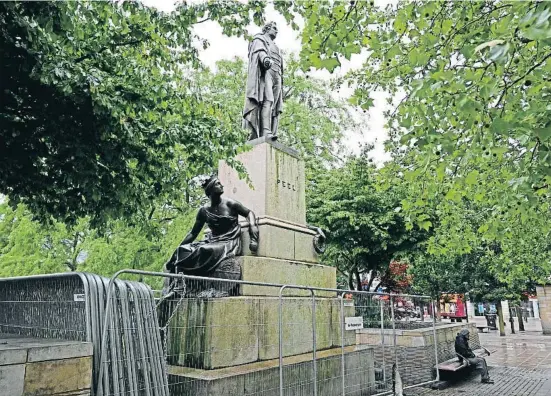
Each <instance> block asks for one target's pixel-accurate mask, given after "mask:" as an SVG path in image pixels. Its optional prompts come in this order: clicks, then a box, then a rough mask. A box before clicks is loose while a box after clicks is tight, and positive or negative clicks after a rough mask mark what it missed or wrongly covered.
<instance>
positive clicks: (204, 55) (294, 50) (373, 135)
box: [142, 0, 396, 164]
mask: <svg viewBox="0 0 551 396" xmlns="http://www.w3.org/2000/svg"><path fill="white" fill-rule="evenodd" d="M196 1H201V0H196ZM395 1H396V0H376V1H375V4H376V5H378V6H379V5H380V6H384V5H386V4H388V3H394V2H395ZM142 2H143V3H144V4H145V5H147V6H150V7H156V8H157V9H159V10H161V11H165V12H170V11H172V10H174V8H175V6H174V4H175V1H174V0H142ZM266 19H267V20H268V21H275V22H276V23H277V25H278V31H279V33H278V36H277V39H276V43H277V45H278V46H279V48H280V49H281V50H282V51H283V52H284V53H286V54H298V53H299V52H300V49H301V40H300V36H299V35H300V32H299V31H295V30H293V29H292V28H291V26H289V25H288V24H287V22H286V21H285V18H284V17H283V15H281V14H279V13H278V12H277V11H275V10H274V8H273V6H272V5H271V4H269V5H268V7H267V9H266ZM299 26H300V24H299ZM248 30H249V33H250V34H255V33H258V32H259V31H260V30H261V27H259V26H255V25H254V24H251V25H249V26H248ZM194 32H195V33H196V34H197V35H198V36H199V37H201V38H202V39H206V40H208V41H209V44H210V45H209V47H208V48H207V49H202V48H201V49H200V52H199V57H200V59H201V61H202V62H203V63H204V64H205V65H206V66H208V67H209V68H211V69H215V68H216V62H217V61H219V60H231V59H234V58H235V57H238V58H242V59H244V60H246V59H247V48H248V43H247V41H246V40H245V39H244V38H238V37H228V36H225V35H224V34H222V28H221V27H220V26H219V25H218V24H217V23H216V22H213V21H206V22H203V23H201V24H198V25H195V27H194ZM366 57H367V53H362V54H359V55H353V56H352V58H351V59H350V61H348V60H346V59H341V64H342V66H341V67H339V68H337V69H336V70H335V71H334V72H333V74H331V73H329V72H328V71H327V70H316V71H314V72H312V73H310V75H311V76H312V77H315V78H320V79H324V80H327V79H331V78H335V77H340V76H343V75H344V74H346V73H347V72H349V71H350V70H353V69H355V68H359V67H361V65H362V63H363V61H364V60H365V59H366ZM244 88H245V87H244V86H243V89H244ZM352 91H353V89H352V88H348V87H343V88H341V89H340V90H339V92H337V93H336V95H337V96H340V97H341V98H347V97H349V96H350V95H351V94H352ZM371 97H372V98H373V99H374V106H373V108H372V109H371V110H370V111H369V113H368V114H367V116H365V115H363V114H360V113H358V117H360V119H361V121H362V128H361V130H360V131H348V132H347V136H346V138H345V139H344V140H345V142H347V143H346V144H347V146H348V148H349V149H350V150H352V151H353V152H356V153H357V152H358V151H359V146H360V144H361V143H374V144H375V149H374V150H373V152H372V157H373V159H374V160H375V162H376V163H379V164H380V163H382V162H384V161H386V160H388V159H389V158H390V155H389V154H388V153H386V152H385V151H384V147H383V143H384V141H385V139H386V137H387V131H386V129H385V127H384V125H385V117H384V116H383V112H384V110H385V109H386V106H387V105H386V96H385V94H384V93H382V92H374V93H372V94H371ZM284 111H285V108H284Z"/></svg>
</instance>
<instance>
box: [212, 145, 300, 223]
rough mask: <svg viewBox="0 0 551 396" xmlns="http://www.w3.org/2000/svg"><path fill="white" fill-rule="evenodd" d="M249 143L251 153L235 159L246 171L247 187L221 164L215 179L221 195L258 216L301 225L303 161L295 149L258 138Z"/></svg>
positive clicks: (230, 169)
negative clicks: (220, 186)
mask: <svg viewBox="0 0 551 396" xmlns="http://www.w3.org/2000/svg"><path fill="white" fill-rule="evenodd" d="M249 143H250V144H251V145H253V148H252V150H250V151H247V152H245V153H242V154H240V155H238V157H237V159H238V160H239V161H241V163H242V164H243V165H244V166H245V169H247V172H248V173H249V178H250V183H251V185H249V183H248V182H247V181H246V180H242V179H240V178H239V175H238V174H237V172H236V171H235V170H234V169H232V168H231V167H230V166H229V165H227V164H226V163H225V162H223V161H221V162H220V165H219V167H218V178H219V179H220V182H221V183H222V185H223V186H224V191H225V195H226V196H227V197H230V198H233V199H236V200H237V201H239V202H241V203H242V204H243V205H245V206H246V207H248V208H249V209H251V210H252V211H253V212H254V213H255V214H256V215H257V216H259V217H265V216H268V217H272V218H276V219H280V220H283V221H287V222H291V223H296V224H301V225H304V224H305V223H306V199H305V191H304V185H305V178H304V161H302V160H301V159H300V157H299V156H298V153H297V152H296V151H295V150H292V149H290V148H288V147H286V146H283V145H282V144H280V143H278V142H277V141H275V142H274V141H272V140H264V138H260V139H256V140H253V141H251V142H249Z"/></svg>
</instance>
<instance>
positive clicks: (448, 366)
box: [434, 348, 490, 372]
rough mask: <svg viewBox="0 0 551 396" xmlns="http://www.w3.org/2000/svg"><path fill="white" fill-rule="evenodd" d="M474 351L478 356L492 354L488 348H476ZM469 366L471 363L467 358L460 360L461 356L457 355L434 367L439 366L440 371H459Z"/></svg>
mask: <svg viewBox="0 0 551 396" xmlns="http://www.w3.org/2000/svg"><path fill="white" fill-rule="evenodd" d="M473 353H474V354H475V356H476V357H482V356H490V351H488V350H487V349H486V348H480V349H475V350H474V351H473ZM469 366H470V364H469V361H468V360H467V359H465V358H463V361H461V362H460V361H459V358H458V357H455V358H453V359H450V360H446V361H445V362H442V363H439V364H438V365H435V366H434V368H435V369H436V368H437V367H438V371H448V372H457V371H460V370H463V369H465V368H467V367H469Z"/></svg>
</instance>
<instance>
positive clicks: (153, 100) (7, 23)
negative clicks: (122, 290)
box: [0, 1, 264, 225]
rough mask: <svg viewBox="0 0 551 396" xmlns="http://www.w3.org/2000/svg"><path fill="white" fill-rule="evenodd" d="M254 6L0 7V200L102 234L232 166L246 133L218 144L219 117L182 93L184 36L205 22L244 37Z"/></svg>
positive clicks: (187, 54) (187, 46)
mask: <svg viewBox="0 0 551 396" xmlns="http://www.w3.org/2000/svg"><path fill="white" fill-rule="evenodd" d="M263 7H264V4H263V3H262V2H259V1H252V2H249V3H248V4H246V5H244V4H241V3H237V2H230V1H223V2H205V3H202V4H200V5H196V6H188V5H185V4H184V5H182V6H180V7H179V8H178V9H177V10H176V11H175V12H173V13H171V14H164V13H160V12H158V11H156V10H155V9H151V8H147V7H145V6H143V5H141V4H140V3H139V2H111V1H109V2H96V1H84V2H2V3H0V48H1V49H0V54H1V56H2V62H0V75H2V79H1V81H0V103H2V108H1V109H0V120H1V122H0V151H1V152H2V153H3V155H4V158H3V161H2V164H1V165H0V191H2V193H5V194H8V195H9V196H10V198H11V200H10V202H11V203H12V204H13V205H14V207H15V205H17V203H19V202H24V203H25V204H26V205H27V206H28V208H29V209H30V210H31V211H32V212H33V213H35V214H36V215H38V216H40V217H41V219H42V220H43V221H49V217H50V216H54V217H55V218H57V219H59V220H61V221H63V222H66V223H68V224H75V223H76V222H77V219H78V218H79V217H84V216H90V219H91V220H90V221H91V224H92V225H102V224H105V223H106V222H107V221H108V220H109V219H112V218H119V217H126V218H129V217H131V216H133V215H135V214H136V213H140V212H144V213H145V212H148V211H149V208H150V207H151V206H152V205H153V202H154V201H155V200H156V199H157V198H158V197H159V196H164V197H173V196H174V195H175V194H178V193H179V192H178V185H180V184H181V183H180V182H181V181H182V180H185V181H186V182H187V181H189V180H190V179H191V177H192V176H194V175H196V174H198V173H202V172H206V171H210V170H212V169H213V167H216V165H217V163H218V160H219V159H221V158H227V159H230V160H231V158H233V157H234V155H235V154H236V153H237V152H238V150H239V146H240V145H241V142H244V141H245V134H244V132H243V131H242V130H241V129H240V128H229V129H225V130H224V133H222V132H221V129H220V127H221V126H220V124H219V123H218V109H217V108H216V107H214V106H211V104H210V103H208V102H202V101H200V100H198V99H197V97H196V94H195V93H194V92H193V91H192V90H191V88H190V85H191V82H190V79H189V77H188V75H187V74H186V73H187V69H188V68H189V67H192V68H197V67H198V59H197V50H196V48H195V47H194V45H193V42H194V35H193V32H192V26H193V24H194V23H197V22H201V21H203V20H206V19H211V20H215V21H218V22H219V23H220V24H221V25H222V27H223V29H224V31H225V32H226V33H227V34H243V32H244V28H245V27H246V26H247V24H248V23H249V22H251V20H252V19H254V20H255V21H257V22H260V21H261V20H262V18H263V14H262V11H263ZM207 44H208V43H204V45H207Z"/></svg>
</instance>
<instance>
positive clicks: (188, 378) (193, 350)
mask: <svg viewBox="0 0 551 396" xmlns="http://www.w3.org/2000/svg"><path fill="white" fill-rule="evenodd" d="M250 143H251V144H252V145H253V148H252V150H250V151H248V152H246V153H242V154H240V155H239V156H238V158H237V160H239V161H240V162H241V163H242V164H243V165H244V167H245V169H246V170H247V171H248V175H249V177H250V180H249V181H246V180H241V179H240V178H239V175H238V174H237V172H236V171H235V170H233V169H232V168H231V167H229V166H228V165H227V164H226V163H224V162H221V163H220V165H219V171H218V177H219V179H220V181H221V183H222V185H224V191H225V192H224V194H225V196H226V197H228V198H232V199H235V200H237V201H240V202H241V203H243V204H244V205H245V206H246V207H248V208H249V209H251V210H252V211H254V213H255V214H256V217H257V220H258V228H259V234H260V235H259V248H258V251H257V252H251V251H250V250H249V249H248V246H249V233H248V227H249V225H248V223H247V222H246V221H244V222H242V223H241V226H242V229H243V232H242V246H243V248H244V249H243V252H242V253H243V256H241V257H238V262H239V264H240V266H241V279H242V280H244V281H249V282H256V283H271V284H274V283H275V284H283V285H296V286H312V287H317V288H327V289H335V288H336V283H337V279H336V269H335V268H334V267H329V266H324V265H320V264H319V258H318V254H317V253H316V251H315V249H314V237H315V236H316V233H315V232H314V231H313V230H311V229H310V228H308V226H307V225H306V204H305V202H306V200H305V179H304V162H303V161H302V160H301V159H300V157H299V156H298V153H297V152H296V151H294V150H292V149H290V148H288V147H285V146H283V145H281V144H279V143H277V142H274V141H271V140H264V139H263V138H261V139H257V140H255V141H252V142H250ZM249 182H250V183H249ZM279 292H280V287H279V286H278V287H274V286H259V285H247V284H244V285H240V286H239V289H238V292H237V293H236V294H239V296H234V297H224V298H213V299H192V298H190V299H185V300H183V301H182V302H181V303H180V304H179V305H178V307H177V310H176V313H175V316H174V318H173V320H172V321H171V323H170V327H169V331H168V351H169V352H168V355H169V359H168V360H169V364H171V365H172V368H171V373H172V375H171V376H170V382H171V394H172V395H178V396H183V395H186V396H187V395H190V396H191V395H194V396H196V395H209V396H211V395H212V396H230V395H236V396H237V395H239V396H240V395H244V394H257V393H258V392H260V391H261V392H262V394H263V395H265V396H268V395H272V394H273V395H278V394H279V374H278V373H279V371H278V365H279V361H278V358H279V334H280V333H279V332H280V323H279V307H280V300H279ZM315 304H316V305H315V318H316V325H315V328H316V351H317V356H318V357H319V359H318V360H317V361H318V373H320V374H319V375H318V391H319V393H318V394H319V395H333V394H334V390H335V389H342V375H343V374H342V359H343V358H344V359H345V360H344V362H345V366H346V368H345V370H346V373H345V377H346V381H347V384H348V385H347V386H349V387H354V389H358V393H357V394H358V395H360V394H361V395H364V394H371V393H376V392H375V389H373V390H369V389H367V387H368V384H374V383H375V371H374V367H373V350H372V349H370V348H366V347H362V348H355V347H354V345H355V343H356V334H355V331H350V330H349V331H345V334H344V335H343V334H341V332H342V320H341V317H342V315H344V316H356V312H355V311H356V310H355V307H354V306H344V305H343V306H341V300H340V299H338V298H337V293H336V292H333V291H325V292H316V299H315ZM312 307H313V301H312V298H311V293H310V291H308V290H301V289H296V288H295V289H293V288H288V289H286V290H284V292H283V300H282V316H283V320H282V322H281V332H282V334H283V357H284V360H285V361H284V371H285V373H284V382H285V388H286V392H287V393H286V394H288V395H294V394H297V395H298V394H304V393H301V392H304V391H305V389H306V388H307V389H312V390H313V388H312V387H313V382H312V383H311V384H310V385H308V384H305V380H304V378H307V377H308V376H310V375H311V371H312V367H313V366H312V352H313V349H314V346H313V321H312V316H313V312H312ZM341 309H344V312H342V311H341ZM342 347H344V348H345V350H344V354H343V349H342ZM308 378H311V377H308ZM295 383H296V384H295ZM305 387H306V388H305ZM308 387H309V388H308ZM351 394H356V393H351Z"/></svg>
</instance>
